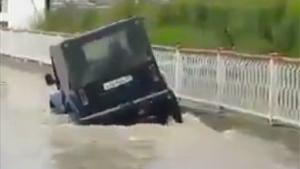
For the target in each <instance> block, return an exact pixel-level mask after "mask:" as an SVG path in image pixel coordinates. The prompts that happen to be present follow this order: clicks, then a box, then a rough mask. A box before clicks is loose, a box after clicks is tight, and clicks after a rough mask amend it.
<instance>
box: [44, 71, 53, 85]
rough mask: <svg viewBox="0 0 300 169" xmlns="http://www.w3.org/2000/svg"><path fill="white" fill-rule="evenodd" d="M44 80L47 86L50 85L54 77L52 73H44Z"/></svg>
mask: <svg viewBox="0 0 300 169" xmlns="http://www.w3.org/2000/svg"><path fill="white" fill-rule="evenodd" d="M45 82H46V84H47V85H48V86H51V85H53V84H55V80H54V78H53V77H52V75H51V74H49V73H47V74H46V75H45Z"/></svg>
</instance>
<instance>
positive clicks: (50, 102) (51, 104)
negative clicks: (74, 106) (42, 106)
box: [49, 100, 55, 109]
mask: <svg viewBox="0 0 300 169" xmlns="http://www.w3.org/2000/svg"><path fill="white" fill-rule="evenodd" d="M49 107H50V109H53V108H55V105H54V104H53V103H52V101H51V100H50V101H49Z"/></svg>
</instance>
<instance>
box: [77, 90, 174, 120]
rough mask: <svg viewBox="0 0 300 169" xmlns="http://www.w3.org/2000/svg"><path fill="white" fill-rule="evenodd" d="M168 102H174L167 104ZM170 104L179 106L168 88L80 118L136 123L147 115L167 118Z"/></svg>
mask: <svg viewBox="0 0 300 169" xmlns="http://www.w3.org/2000/svg"><path fill="white" fill-rule="evenodd" d="M168 102H172V104H167V103H168ZM168 105H175V106H178V104H177V101H176V98H175V96H174V94H173V93H172V91H170V90H167V89H166V90H163V91H160V92H157V93H153V94H150V95H147V96H145V97H142V98H138V99H136V100H133V101H131V102H127V103H124V104H121V105H119V106H116V107H113V108H110V109H107V110H104V111H101V112H97V113H94V114H91V115H89V116H86V117H82V118H80V121H81V122H82V123H83V124H91V123H98V124H124V123H136V122H138V121H139V120H140V119H143V118H146V117H147V116H160V115H162V116H161V117H162V118H167V112H168V111H166V108H164V107H166V106H168ZM167 109H169V108H167ZM170 109H171V108H170ZM163 114H165V115H163Z"/></svg>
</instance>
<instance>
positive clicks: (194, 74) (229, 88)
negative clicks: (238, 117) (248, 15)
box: [0, 30, 300, 126]
mask: <svg viewBox="0 0 300 169" xmlns="http://www.w3.org/2000/svg"><path fill="white" fill-rule="evenodd" d="M68 36H69V35H68ZM65 38H66V35H65V34H57V33H43V32H37V31H15V30H0V53H2V54H6V55H11V56H13V57H18V58H22V59H30V60H35V61H38V62H41V63H46V64H49V63H50V61H49V46H50V45H53V44H56V43H59V42H61V41H62V40H63V39H65ZM153 49H154V50H153V51H154V55H155V57H156V59H157V61H158V64H159V67H160V69H161V70H162V72H163V74H164V76H165V77H166V80H167V82H168V84H169V85H170V87H172V88H173V89H174V91H175V93H176V94H177V96H178V97H181V98H185V99H189V100H192V101H195V102H205V103H209V104H213V105H217V106H222V107H224V108H228V109H232V110H236V111H239V112H244V113H248V114H254V115H257V116H261V117H265V118H267V119H269V121H270V122H273V121H274V120H275V121H276V120H279V121H282V122H286V123H289V124H293V125H296V126H300V59H287V58H282V57H275V56H268V55H249V54H241V53H236V52H231V51H220V50H193V49H177V48H172V47H163V46H153Z"/></svg>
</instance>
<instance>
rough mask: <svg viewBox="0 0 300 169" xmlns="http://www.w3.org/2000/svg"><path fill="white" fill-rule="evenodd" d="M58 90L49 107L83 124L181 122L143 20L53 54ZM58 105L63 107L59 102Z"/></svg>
mask: <svg viewBox="0 0 300 169" xmlns="http://www.w3.org/2000/svg"><path fill="white" fill-rule="evenodd" d="M50 53H51V60H52V66H53V72H54V76H55V78H53V77H52V76H51V75H50V74H47V75H46V76H45V79H46V83H47V84H48V85H49V86H51V85H53V84H55V85H56V86H57V92H55V93H54V94H51V97H50V106H51V108H53V109H55V110H56V111H57V113H59V112H60V113H62V112H64V113H68V114H69V115H70V117H71V119H72V120H74V121H75V122H77V123H79V124H123V125H130V124H135V123H139V122H157V123H161V124H165V123H166V122H167V119H168V117H169V115H171V116H172V117H173V118H174V119H175V121H176V122H182V117H181V112H180V108H179V106H178V103H177V100H176V97H175V95H174V93H173V92H172V90H171V89H169V88H168V86H167V84H166V82H165V80H164V78H163V77H162V74H161V73H160V71H159V69H158V66H157V64H156V61H155V58H154V56H153V53H152V50H151V45H150V43H149V40H148V37H147V34H146V32H145V29H144V26H143V19H142V18H131V19H127V20H121V21H118V22H116V23H113V24H111V25H108V26H105V27H102V28H100V29H97V30H94V31H92V32H88V33H86V34H83V35H81V36H79V37H75V38H72V39H68V40H65V41H64V42H62V43H60V44H58V45H56V46H52V47H51V49H50ZM58 100H59V101H58Z"/></svg>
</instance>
